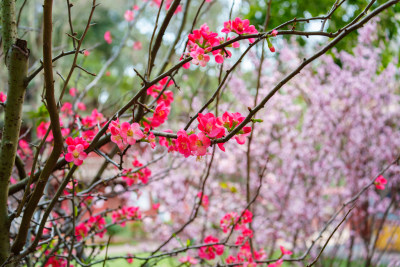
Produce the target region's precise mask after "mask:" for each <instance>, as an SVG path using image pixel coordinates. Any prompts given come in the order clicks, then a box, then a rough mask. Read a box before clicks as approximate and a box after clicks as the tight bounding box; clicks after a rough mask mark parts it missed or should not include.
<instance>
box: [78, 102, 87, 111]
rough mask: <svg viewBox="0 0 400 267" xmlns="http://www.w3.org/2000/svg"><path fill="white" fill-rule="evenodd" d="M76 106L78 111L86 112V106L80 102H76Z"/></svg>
mask: <svg viewBox="0 0 400 267" xmlns="http://www.w3.org/2000/svg"><path fill="white" fill-rule="evenodd" d="M76 106H77V107H78V109H80V110H86V105H85V104H84V103H82V102H78V103H77V104H76Z"/></svg>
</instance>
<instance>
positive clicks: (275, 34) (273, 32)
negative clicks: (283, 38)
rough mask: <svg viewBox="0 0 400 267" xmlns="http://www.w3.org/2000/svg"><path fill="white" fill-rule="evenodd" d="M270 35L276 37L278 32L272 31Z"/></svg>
mask: <svg viewBox="0 0 400 267" xmlns="http://www.w3.org/2000/svg"><path fill="white" fill-rule="evenodd" d="M271 35H272V36H274V37H276V36H277V35H278V31H277V30H275V29H274V30H272V32H271Z"/></svg>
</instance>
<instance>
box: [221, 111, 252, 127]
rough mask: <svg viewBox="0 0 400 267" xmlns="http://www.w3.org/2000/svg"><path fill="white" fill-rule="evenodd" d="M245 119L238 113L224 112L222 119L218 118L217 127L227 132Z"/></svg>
mask: <svg viewBox="0 0 400 267" xmlns="http://www.w3.org/2000/svg"><path fill="white" fill-rule="evenodd" d="M244 119H245V117H244V116H242V114H240V113H239V112H235V113H230V112H227V111H226V112H225V113H224V114H222V117H218V122H217V123H218V125H221V126H223V127H225V128H226V129H227V130H228V131H229V132H230V131H232V130H233V129H234V128H235V127H236V126H237V125H238V124H240V123H241V122H242V121H243V120H244Z"/></svg>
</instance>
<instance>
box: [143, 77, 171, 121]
mask: <svg viewBox="0 0 400 267" xmlns="http://www.w3.org/2000/svg"><path fill="white" fill-rule="evenodd" d="M168 80H169V77H165V78H163V79H162V80H161V81H160V82H159V83H158V84H155V85H153V86H150V87H149V88H148V89H147V94H148V95H150V96H152V97H153V98H155V99H157V104H158V105H157V107H156V108H155V110H154V112H153V116H152V117H147V118H144V119H143V125H144V126H145V127H147V128H156V127H159V126H160V125H162V124H163V123H164V122H166V120H167V119H168V115H169V112H170V106H171V103H172V102H173V101H174V93H173V92H172V91H170V90H165V89H166V88H168V87H170V86H171V85H172V84H173V81H168Z"/></svg>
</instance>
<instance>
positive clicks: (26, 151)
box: [17, 139, 32, 159]
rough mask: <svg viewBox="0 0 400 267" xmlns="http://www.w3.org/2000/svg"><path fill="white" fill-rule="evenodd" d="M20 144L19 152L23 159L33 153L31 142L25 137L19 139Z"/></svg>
mask: <svg viewBox="0 0 400 267" xmlns="http://www.w3.org/2000/svg"><path fill="white" fill-rule="evenodd" d="M18 145H19V149H18V152H17V153H18V155H19V156H20V157H21V158H22V159H25V158H26V157H29V156H31V155H32V149H31V148H30V145H29V143H28V142H26V141H25V140H24V139H21V140H19V142H18Z"/></svg>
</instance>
